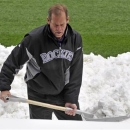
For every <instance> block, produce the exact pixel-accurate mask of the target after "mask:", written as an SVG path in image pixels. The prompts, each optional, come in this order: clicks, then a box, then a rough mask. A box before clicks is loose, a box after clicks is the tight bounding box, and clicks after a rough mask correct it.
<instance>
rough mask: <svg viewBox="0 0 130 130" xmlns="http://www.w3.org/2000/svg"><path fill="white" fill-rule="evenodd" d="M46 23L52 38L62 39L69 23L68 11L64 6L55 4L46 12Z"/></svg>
mask: <svg viewBox="0 0 130 130" xmlns="http://www.w3.org/2000/svg"><path fill="white" fill-rule="evenodd" d="M47 22H48V24H49V25H50V29H51V31H52V33H53V34H54V36H55V37H56V38H58V39H60V38H62V36H63V34H64V32H65V29H66V26H67V23H68V22H69V16H68V10H67V8H66V7H65V6H64V5H61V4H56V5H54V6H52V7H51V8H50V9H49V10H48V18H47Z"/></svg>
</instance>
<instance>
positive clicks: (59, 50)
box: [59, 43, 61, 58]
mask: <svg viewBox="0 0 130 130" xmlns="http://www.w3.org/2000/svg"><path fill="white" fill-rule="evenodd" d="M59 52H60V58H61V43H59Z"/></svg>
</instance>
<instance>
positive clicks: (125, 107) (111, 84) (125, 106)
mask: <svg viewBox="0 0 130 130" xmlns="http://www.w3.org/2000/svg"><path fill="white" fill-rule="evenodd" d="M13 48H14V46H10V47H7V48H6V47H4V46H2V45H0V70H1V67H2V64H3V62H4V61H5V59H6V58H7V56H8V55H9V53H10V52H11V50H12V49H13ZM25 70H26V66H24V68H23V69H22V70H20V72H19V73H18V75H16V76H15V79H14V81H13V83H12V90H11V93H12V94H13V95H15V96H19V97H24V98H27V93H26V84H25V83H24V79H23V78H24V74H25ZM79 103H80V108H81V110H83V111H87V112H89V113H92V114H94V117H95V118H102V117H112V116H121V115H129V114H130V52H127V53H123V54H119V55H118V56H117V57H108V58H107V59H106V58H104V57H102V56H101V55H94V54H93V53H91V54H89V55H85V54H84V67H83V80H82V87H81V92H80V96H79ZM3 118H6V119H7V118H9V119H29V112H28V104H24V103H11V102H8V103H3V102H2V101H1V100H0V119H3ZM53 120H57V119H56V117H55V115H53Z"/></svg>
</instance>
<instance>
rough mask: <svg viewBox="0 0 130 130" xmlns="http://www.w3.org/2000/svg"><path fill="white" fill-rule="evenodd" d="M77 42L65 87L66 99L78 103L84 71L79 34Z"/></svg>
mask: <svg viewBox="0 0 130 130" xmlns="http://www.w3.org/2000/svg"><path fill="white" fill-rule="evenodd" d="M75 44H76V51H75V53H74V57H73V60H72V63H71V66H70V79H69V83H68V84H66V86H65V88H64V100H65V102H70V103H75V104H76V103H77V102H78V97H79V92H80V87H81V83H82V71H83V51H82V38H81V36H80V35H79V34H78V35H77V36H76V40H75Z"/></svg>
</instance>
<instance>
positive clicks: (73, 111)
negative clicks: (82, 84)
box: [65, 103, 77, 116]
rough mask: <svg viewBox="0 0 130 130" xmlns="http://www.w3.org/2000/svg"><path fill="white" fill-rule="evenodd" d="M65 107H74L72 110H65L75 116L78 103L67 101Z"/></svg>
mask: <svg viewBox="0 0 130 130" xmlns="http://www.w3.org/2000/svg"><path fill="white" fill-rule="evenodd" d="M65 107H68V108H72V110H67V111H65V114H67V115H71V116H75V114H76V113H75V112H76V110H77V105H76V104H72V103H66V104H65Z"/></svg>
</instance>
